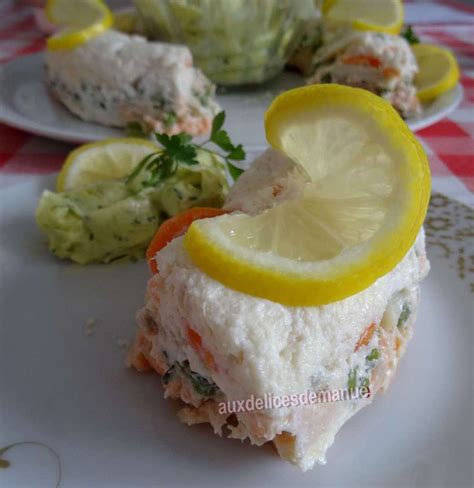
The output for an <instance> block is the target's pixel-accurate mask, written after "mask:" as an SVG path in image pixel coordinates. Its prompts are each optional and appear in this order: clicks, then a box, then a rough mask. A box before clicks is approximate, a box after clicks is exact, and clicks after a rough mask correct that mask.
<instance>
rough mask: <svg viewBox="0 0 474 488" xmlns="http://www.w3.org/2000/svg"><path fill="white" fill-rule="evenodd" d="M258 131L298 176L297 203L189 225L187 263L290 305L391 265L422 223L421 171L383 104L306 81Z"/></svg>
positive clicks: (409, 139) (315, 300)
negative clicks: (302, 180) (302, 175)
mask: <svg viewBox="0 0 474 488" xmlns="http://www.w3.org/2000/svg"><path fill="white" fill-rule="evenodd" d="M265 129H266V134H267V139H268V142H269V143H270V144H271V145H272V146H273V147H274V148H276V149H277V150H279V151H281V152H283V153H285V154H286V155H287V156H289V157H290V158H291V159H292V160H293V161H294V162H295V164H299V165H301V166H302V167H303V168H304V169H305V170H306V173H307V174H308V182H307V183H306V184H305V187H304V189H303V194H302V197H301V198H298V199H295V200H291V201H286V202H284V203H282V204H280V205H278V206H275V207H272V208H270V209H268V210H266V211H264V212H263V213H262V214H260V215H257V216H249V215H245V214H240V213H233V214H230V215H226V216H222V217H216V218H213V219H205V220H202V221H197V222H194V223H193V224H192V225H191V226H190V228H189V230H188V232H187V234H186V236H185V242H184V243H185V248H186V250H187V252H188V253H189V255H190V256H191V259H192V261H193V262H194V263H195V264H196V265H197V266H198V267H199V268H201V269H202V270H203V271H204V272H205V273H207V274H208V275H209V276H211V277H213V278H214V279H216V280H218V281H220V282H221V283H223V284H224V285H226V286H228V287H230V288H233V289H235V290H238V291H241V292H244V293H247V294H250V295H254V296H257V297H261V298H266V299H269V300H273V301H276V302H280V303H282V304H285V305H293V306H313V305H321V304H325V303H330V302H334V301H337V300H341V299H343V298H345V297H347V296H350V295H352V294H354V293H357V292H359V291H361V290H363V289H365V288H367V287H369V286H370V285H371V284H372V283H374V281H375V280H376V279H377V278H379V277H381V276H382V275H384V274H386V273H387V272H389V271H390V270H391V269H393V268H394V267H395V266H396V265H397V263H399V262H400V261H401V260H402V259H403V257H404V256H405V254H406V253H407V251H408V250H409V249H410V247H411V246H412V245H413V243H414V241H415V238H416V236H417V234H418V231H419V229H420V227H421V225H422V222H423V219H424V216H425V213H426V209H427V206H428V200H429V195H430V174H429V166H428V162H427V159H426V155H425V154H424V152H423V150H422V148H421V146H420V144H419V143H418V141H417V140H416V138H415V136H414V135H413V134H412V133H411V131H410V130H409V129H408V127H407V126H406V124H405V123H404V122H403V120H402V119H401V118H400V116H399V115H398V113H397V112H396V111H395V110H394V109H393V108H392V107H391V105H390V104H389V103H388V102H386V101H385V100H383V99H382V98H380V97H378V96H376V95H374V94H372V93H370V92H368V91H366V90H362V89H358V88H351V87H347V86H340V85H336V84H331V85H311V86H307V87H302V88H297V89H294V90H290V91H288V92H286V93H283V94H282V95H280V96H278V97H277V98H276V99H275V100H274V101H273V103H272V105H271V106H270V108H269V110H268V111H267V113H266V116H265Z"/></svg>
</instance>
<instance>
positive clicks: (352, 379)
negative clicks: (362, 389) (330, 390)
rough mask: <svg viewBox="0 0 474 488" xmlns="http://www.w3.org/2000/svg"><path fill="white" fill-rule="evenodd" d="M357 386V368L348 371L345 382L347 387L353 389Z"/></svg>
mask: <svg viewBox="0 0 474 488" xmlns="http://www.w3.org/2000/svg"><path fill="white" fill-rule="evenodd" d="M356 386H357V366H356V367H355V368H352V369H351V370H350V371H349V379H348V381H347V387H348V388H349V389H354V388H355V387H356Z"/></svg>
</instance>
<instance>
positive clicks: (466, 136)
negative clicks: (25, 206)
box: [0, 0, 474, 204]
mask: <svg viewBox="0 0 474 488" xmlns="http://www.w3.org/2000/svg"><path fill="white" fill-rule="evenodd" d="M25 3H27V2H21V1H18V0H0V63H4V62H7V61H10V60H11V59H13V58H16V57H18V56H22V55H25V54H29V53H32V52H36V51H39V50H41V49H43V48H44V45H45V44H44V35H43V34H42V33H41V32H40V31H39V30H38V29H37V28H36V24H35V20H34V17H33V14H32V10H31V8H30V7H28V6H26V5H25ZM405 17H406V21H407V23H410V24H412V25H413V26H414V28H415V31H416V33H417V34H418V35H419V36H420V37H421V38H422V40H423V41H426V42H432V43H437V44H442V45H444V46H447V47H449V48H450V49H452V50H453V51H454V53H455V54H456V57H457V59H458V62H459V64H460V67H461V71H462V77H461V82H462V84H463V87H464V94H465V96H464V100H463V101H462V103H461V105H460V106H459V107H458V109H457V110H456V111H454V112H453V113H451V114H450V115H449V117H447V118H445V119H444V120H442V121H441V122H438V123H437V124H435V125H433V126H431V127H429V128H426V129H423V130H421V131H419V132H418V133H417V135H418V136H419V137H420V139H421V140H422V142H423V143H424V145H425V148H426V151H427V153H428V155H429V159H430V164H431V170H432V175H433V188H434V189H435V190H437V191H441V192H443V193H446V194H448V195H449V196H451V197H454V198H457V199H458V200H461V201H463V202H465V203H469V204H472V202H473V197H472V192H474V7H473V6H468V5H467V4H464V3H461V2H459V1H456V0H408V1H406V2H405ZM71 147H72V146H71V145H68V144H65V143H61V142H57V141H53V140H50V139H46V138H42V137H38V136H33V135H31V134H28V133H26V132H23V131H21V130H18V129H14V128H11V127H8V126H6V125H4V124H1V123H0V188H1V187H2V186H3V185H5V180H8V182H9V183H8V184H11V182H12V181H20V180H21V179H22V178H27V177H31V176H32V175H37V174H44V173H52V172H55V171H58V169H59V168H60V166H61V164H62V162H63V160H64V156H65V155H66V154H67V153H68V151H69V150H70V149H71ZM2 179H3V180H4V181H3V184H2Z"/></svg>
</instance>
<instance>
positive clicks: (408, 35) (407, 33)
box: [400, 25, 420, 44]
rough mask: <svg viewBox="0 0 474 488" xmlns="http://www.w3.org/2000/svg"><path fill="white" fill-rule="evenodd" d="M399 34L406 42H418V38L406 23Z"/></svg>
mask: <svg viewBox="0 0 474 488" xmlns="http://www.w3.org/2000/svg"><path fill="white" fill-rule="evenodd" d="M400 35H401V36H402V37H404V38H405V39H406V40H407V41H408V44H418V43H419V42H420V38H419V37H418V36H417V35H416V34H415V31H414V30H413V27H412V26H411V25H407V26H406V27H405V29H403V32H402V33H401V34H400Z"/></svg>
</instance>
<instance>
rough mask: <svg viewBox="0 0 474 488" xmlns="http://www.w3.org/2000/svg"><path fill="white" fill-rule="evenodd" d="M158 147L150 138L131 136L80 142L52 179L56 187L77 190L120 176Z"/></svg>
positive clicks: (59, 190)
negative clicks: (81, 143)
mask: <svg viewBox="0 0 474 488" xmlns="http://www.w3.org/2000/svg"><path fill="white" fill-rule="evenodd" d="M159 150H160V148H159V147H158V146H156V145H155V144H153V143H152V142H150V141H146V140H144V139H135V138H131V137H123V138H115V139H104V140H103V141H99V142H92V143H90V144H84V145H83V146H80V147H78V148H77V149H74V151H72V152H71V153H70V154H69V156H68V157H67V158H66V161H65V162H64V165H63V167H62V169H61V171H60V173H59V175H58V179H57V181H56V190H57V191H58V192H63V191H70V190H77V189H78V188H80V187H83V186H87V185H90V184H92V183H97V182H100V181H107V180H114V179H118V178H123V177H125V176H127V175H129V174H130V173H131V172H132V170H133V169H134V168H135V167H136V166H137V164H138V163H139V162H140V161H141V160H142V159H143V158H145V157H146V156H148V155H149V154H151V153H153V152H157V151H159Z"/></svg>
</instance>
